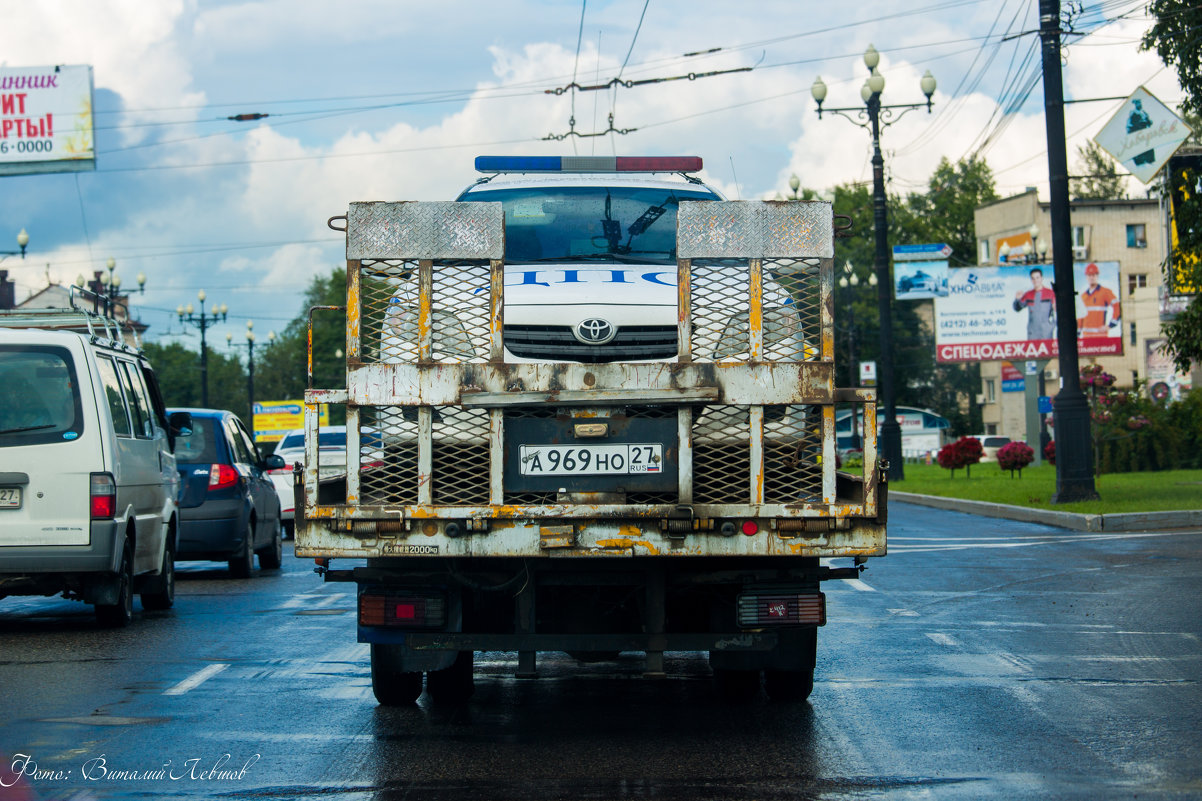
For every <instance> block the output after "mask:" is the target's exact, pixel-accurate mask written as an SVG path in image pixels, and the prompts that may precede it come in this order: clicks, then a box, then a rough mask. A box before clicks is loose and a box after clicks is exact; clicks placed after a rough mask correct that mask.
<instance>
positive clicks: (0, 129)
mask: <svg viewBox="0 0 1202 801" xmlns="http://www.w3.org/2000/svg"><path fill="white" fill-rule="evenodd" d="M94 169H96V142H95V138H94V137H93V132H92V68H91V67H89V66H62V65H60V66H57V67H0V175H27V174H30V173H43V172H82V171H84V170H94Z"/></svg>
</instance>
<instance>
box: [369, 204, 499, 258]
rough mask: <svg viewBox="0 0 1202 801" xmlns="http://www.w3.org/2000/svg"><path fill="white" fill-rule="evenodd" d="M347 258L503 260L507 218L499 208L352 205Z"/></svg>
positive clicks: (475, 205)
mask: <svg viewBox="0 0 1202 801" xmlns="http://www.w3.org/2000/svg"><path fill="white" fill-rule="evenodd" d="M346 219H347V222H346V258H347V259H348V260H359V259H500V258H503V257H504V254H505V235H504V222H505V215H504V213H503V212H502V211H501V204H500V203H453V202H434V203H383V202H375V203H352V204H351V207H350V210H349V211H348V212H347V216H346Z"/></svg>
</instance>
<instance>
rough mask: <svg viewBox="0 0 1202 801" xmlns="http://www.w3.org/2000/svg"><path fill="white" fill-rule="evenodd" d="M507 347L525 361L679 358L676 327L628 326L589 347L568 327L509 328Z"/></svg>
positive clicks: (518, 326)
mask: <svg viewBox="0 0 1202 801" xmlns="http://www.w3.org/2000/svg"><path fill="white" fill-rule="evenodd" d="M504 336H505V347H506V348H507V349H508V350H509V352H510V353H512V354H513V355H514V356H519V357H521V358H523V359H550V360H565V359H566V360H570V361H577V362H594V363H596V362H623V361H636V360H640V359H671V358H673V357H675V356H676V353H677V347H676V326H667V325H628V326H622V327H621V328H619V329H618V333H617V335H616V336H615V337H614V338H613V339H611V340H610V341H609V342H606V343H605V344H604V345H586V344H584V343H583V342H581V341H580V340H578V339H576V337H575V336H573V334H572V329H571V328H569V327H568V326H565V325H507V326H505V333H504Z"/></svg>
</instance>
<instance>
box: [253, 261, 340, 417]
mask: <svg viewBox="0 0 1202 801" xmlns="http://www.w3.org/2000/svg"><path fill="white" fill-rule="evenodd" d="M344 305H346V269H345V268H343V267H337V268H335V269H334V270H332V271H331V272H330V273H328V274H326V275H318V276H315V277H314V278H313V280H312V282H311V283H310V284H309V288H308V289H307V290H305V297H304V300H303V301H302V302H301V308H300V309H299V311H298V314H297V316H296V317H294V318H292V321H291V322H289V323H288V325H287V327H285V329H284V331H283V333H282V334H281V335H280V336H278V337H276V341H275V343H274V344H272V346H271V347H270V348H265V349H262V350H261V351H258V352H256V354H255V355H256V358H255V395H256V396H258V397H259V398H260V399H262V400H296V399H299V398H303V397H304V395H305V389H306V387H307V374H308V325H309V309H310V308H311V307H313V306H344ZM345 348H346V313H345V312H334V311H318V312H314V315H313V379H314V380H313V386H314V387H316V388H318V389H339V388H341V387H344V386H346V361H345V358H344V356H343V355H341V354H343V351H344V350H345ZM260 353H261V354H262V355H261V356H260ZM344 415H345V407H341V406H339V407H331V408H330V423H331V424H333V425H341V424H342V423H343V421H344V420H345V417H344Z"/></svg>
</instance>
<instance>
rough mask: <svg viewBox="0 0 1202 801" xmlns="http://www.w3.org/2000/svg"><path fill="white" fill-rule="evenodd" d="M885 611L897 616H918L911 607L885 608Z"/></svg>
mask: <svg viewBox="0 0 1202 801" xmlns="http://www.w3.org/2000/svg"><path fill="white" fill-rule="evenodd" d="M885 611H886V612H888V613H889V614H891V615H897V616H898V617H918V613H917V612H915V611H914V610H913V609H886V610H885Z"/></svg>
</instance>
